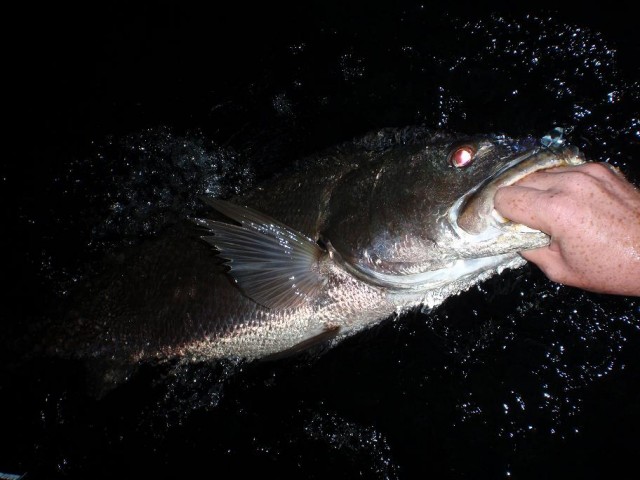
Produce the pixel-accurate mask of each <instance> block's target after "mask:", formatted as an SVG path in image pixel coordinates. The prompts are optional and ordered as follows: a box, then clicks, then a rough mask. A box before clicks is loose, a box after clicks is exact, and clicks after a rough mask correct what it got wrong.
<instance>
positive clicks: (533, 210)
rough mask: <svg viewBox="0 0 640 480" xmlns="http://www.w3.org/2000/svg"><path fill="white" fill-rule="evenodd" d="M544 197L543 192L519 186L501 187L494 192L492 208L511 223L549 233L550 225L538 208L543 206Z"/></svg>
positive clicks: (544, 193)
mask: <svg viewBox="0 0 640 480" xmlns="http://www.w3.org/2000/svg"><path fill="white" fill-rule="evenodd" d="M545 195H547V192H546V191H545V190H538V189H535V188H529V187H523V186H520V185H512V186H509V187H502V188H499V189H498V191H497V192H496V195H495V197H494V199H493V206H494V208H495V209H496V210H497V211H498V213H500V215H502V216H503V217H505V218H507V219H509V220H511V221H512V222H515V223H521V224H523V225H526V226H527V227H530V228H533V229H535V230H541V231H543V232H546V233H549V231H550V228H549V227H550V225H549V224H548V222H547V220H546V218H545V216H544V215H541V210H540V209H539V208H538V206H539V205H541V204H544V198H545Z"/></svg>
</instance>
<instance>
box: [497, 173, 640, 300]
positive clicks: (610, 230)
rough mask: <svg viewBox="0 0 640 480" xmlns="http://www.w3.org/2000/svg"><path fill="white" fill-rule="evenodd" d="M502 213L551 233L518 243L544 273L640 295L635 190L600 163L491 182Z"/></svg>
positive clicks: (639, 208)
mask: <svg viewBox="0 0 640 480" xmlns="http://www.w3.org/2000/svg"><path fill="white" fill-rule="evenodd" d="M494 205H495V208H496V210H497V211H498V212H499V213H500V214H501V215H503V216H505V217H506V218H509V219H510V220H513V221H515V222H518V223H523V224H525V225H527V226H529V227H531V228H535V229H538V230H541V231H543V232H545V233H547V234H548V235H550V236H551V243H550V244H549V245H548V246H546V247H542V248H537V249H534V250H528V251H523V252H522V256H523V257H524V258H525V259H527V260H529V261H531V262H533V263H535V264H536V265H538V267H540V269H541V270H542V271H543V272H544V273H545V274H546V275H547V277H549V278H550V279H551V280H553V281H555V282H558V283H563V284H566V285H571V286H574V287H579V288H582V289H585V290H589V291H593V292H599V293H610V294H619V295H635V296H640V191H639V190H638V189H637V188H636V187H634V186H633V185H632V184H631V183H629V182H628V181H627V180H626V179H625V178H624V177H623V176H622V174H620V173H619V172H618V171H617V170H615V169H614V168H613V167H611V166H609V165H608V164H604V163H586V164H584V165H580V166H574V167H559V168H553V169H549V170H544V171H539V172H536V173H533V174H531V175H529V176H527V177H525V178H524V179H522V180H520V181H519V182H518V183H516V184H515V185H512V186H509V187H504V188H501V189H499V190H498V192H497V193H496V195H495V204H494Z"/></svg>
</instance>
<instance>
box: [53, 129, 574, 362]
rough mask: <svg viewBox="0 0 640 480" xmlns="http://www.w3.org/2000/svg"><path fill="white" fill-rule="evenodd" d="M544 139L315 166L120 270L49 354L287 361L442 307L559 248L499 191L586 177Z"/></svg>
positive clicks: (388, 139)
mask: <svg viewBox="0 0 640 480" xmlns="http://www.w3.org/2000/svg"><path fill="white" fill-rule="evenodd" d="M585 161H586V160H585V157H584V154H583V153H582V152H581V151H580V150H579V149H578V148H577V147H575V146H571V145H569V144H568V143H567V142H566V141H565V139H564V138H563V134H562V131H561V130H560V129H556V130H554V131H552V132H551V133H550V134H548V135H545V136H543V137H542V138H540V139H537V138H535V137H533V136H524V137H522V138H512V137H509V136H506V135H502V134H473V135H467V134H461V133H450V132H444V131H440V130H432V129H428V128H426V127H405V128H385V129H380V130H377V131H374V132H370V133H368V134H366V135H364V136H362V137H359V138H357V139H355V140H352V141H348V142H344V143H341V144H339V145H337V146H335V147H331V148H328V149H326V150H324V151H322V152H320V153H318V154H316V155H312V156H309V157H306V158H303V159H301V160H299V161H297V162H295V164H294V165H293V166H292V167H291V168H290V169H289V170H287V171H283V172H280V173H277V174H274V175H273V176H272V177H271V178H269V179H266V180H265V181H264V182H262V183H260V184H259V185H257V186H256V187H255V188H253V189H251V190H250V191H248V192H245V193H242V194H238V195H236V196H233V197H230V198H225V199H222V198H212V197H207V196H204V197H202V200H203V202H204V203H205V204H206V205H207V207H209V210H207V214H206V215H202V216H197V217H194V218H190V219H188V221H185V222H184V224H182V223H180V224H176V225H175V226H172V227H171V228H168V229H167V231H166V232H164V234H163V235H161V236H159V238H156V239H152V240H149V241H147V242H143V243H142V244H140V245H137V246H135V247H132V248H131V250H130V251H126V252H123V253H122V254H119V255H117V256H115V257H114V258H113V259H112V260H111V262H112V264H113V265H112V266H113V268H111V269H110V270H109V272H110V273H107V274H104V275H102V276H101V277H99V278H96V279H93V280H91V281H89V282H88V285H87V286H85V287H84V296H83V298H84V300H83V301H80V302H78V303H77V305H75V307H74V308H73V309H72V311H71V312H70V313H69V314H68V315H67V318H66V321H65V322H64V324H63V327H62V328H61V330H60V331H58V333H57V334H54V335H51V336H49V337H48V342H49V343H50V345H49V348H50V350H51V351H55V352H56V353H58V354H60V353H63V352H67V353H69V352H71V355H72V356H74V357H78V358H107V359H111V360H118V361H122V362H130V363H140V362H147V361H161V362H162V361H166V360H170V359H179V360H181V361H182V360H184V361H190V362H192V361H193V362H197V361H207V360H211V359H220V358H238V359H246V360H256V359H273V358H280V357H282V356H286V355H291V354H295V353H297V352H300V351H305V350H308V349H309V348H311V347H312V346H314V345H319V344H322V345H330V346H332V345H336V344H337V343H338V342H340V341H341V340H343V339H345V338H347V337H350V336H352V335H355V334H357V333H358V332H361V331H362V330H364V329H366V328H369V327H371V326H372V325H375V324H378V323H380V322H382V321H384V320H385V319H388V318H390V317H392V316H394V315H397V314H402V313H403V312H407V311H409V310H411V309H415V308H424V307H429V308H435V307H437V306H438V305H439V304H441V303H442V302H443V301H444V300H445V299H447V298H449V297H451V296H453V295H456V294H459V293H460V292H463V291H465V290H468V289H469V288H470V287H472V286H473V285H476V284H478V283H479V282H482V281H484V280H486V279H488V278H489V277H491V276H492V275H495V274H499V273H501V272H502V271H503V270H505V269H507V268H518V267H521V266H522V265H523V264H524V263H525V261H524V260H523V258H522V257H521V256H520V254H519V252H521V251H523V250H527V249H533V248H538V247H542V246H545V245H548V244H549V241H550V239H549V237H548V235H546V234H545V233H543V232H540V231H537V230H533V229H530V228H528V227H526V226H524V225H520V224H516V223H514V222H511V221H510V220H509V219H506V218H503V217H501V216H500V215H499V214H498V213H497V212H496V211H495V209H494V208H493V197H494V195H495V193H496V191H497V190H498V189H499V188H501V187H503V186H507V185H511V184H513V183H515V182H517V181H518V180H520V179H521V178H523V177H525V176H526V175H528V174H530V173H532V172H535V171H538V170H542V169H547V168H553V167H558V166H565V165H579V164H581V163H584V162H585Z"/></svg>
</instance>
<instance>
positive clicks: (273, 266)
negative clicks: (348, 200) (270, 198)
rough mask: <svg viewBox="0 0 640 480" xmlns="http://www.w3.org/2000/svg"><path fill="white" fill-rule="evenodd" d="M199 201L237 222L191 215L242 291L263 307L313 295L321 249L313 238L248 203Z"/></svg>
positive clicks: (294, 303) (319, 280) (319, 281)
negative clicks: (204, 229)
mask: <svg viewBox="0 0 640 480" xmlns="http://www.w3.org/2000/svg"><path fill="white" fill-rule="evenodd" d="M204 201H205V202H206V203H207V204H209V205H210V206H212V207H213V208H215V209H216V210H218V211H219V212H220V213H222V214H224V215H225V216H227V217H229V218H231V219H232V220H235V221H236V222H238V223H240V225H239V226H238V225H232V224H229V223H224V222H218V221H215V220H208V219H196V220H195V221H196V223H197V224H198V225H200V226H202V227H204V228H206V229H207V231H208V233H210V235H206V236H203V237H202V238H203V239H204V240H205V241H206V242H208V243H210V244H211V245H213V246H214V247H215V248H216V249H217V250H219V251H220V256H221V257H223V258H225V259H226V260H227V262H226V263H227V264H228V265H229V267H230V270H229V274H230V275H231V276H232V277H233V279H234V280H235V281H236V283H237V284H238V286H239V287H240V288H241V289H242V291H243V292H244V293H245V295H246V296H248V297H249V298H251V299H252V300H254V301H255V302H257V303H259V304H261V305H264V306H266V307H268V308H275V309H287V308H296V307H299V306H301V305H304V304H305V303H308V302H310V301H311V300H313V299H314V298H316V297H317V295H318V293H319V291H320V290H321V288H322V287H323V285H324V283H325V278H324V276H323V275H322V274H321V273H320V271H319V268H318V262H319V260H320V259H321V258H322V257H323V256H324V255H325V254H326V252H325V251H324V250H322V249H321V248H320V247H319V246H318V244H317V243H316V242H314V241H313V240H312V239H310V238H308V237H307V236H305V235H303V234H302V233H300V232H297V231H296V230H293V229H292V228H289V227H288V226H286V225H284V224H282V223H280V222H278V221H277V220H274V219H272V218H270V217H268V216H267V215H264V214H262V213H260V212H258V211H256V210H253V209H250V208H248V207H242V206H240V205H235V204H233V203H230V202H225V201H223V200H218V199H211V198H206V199H204Z"/></svg>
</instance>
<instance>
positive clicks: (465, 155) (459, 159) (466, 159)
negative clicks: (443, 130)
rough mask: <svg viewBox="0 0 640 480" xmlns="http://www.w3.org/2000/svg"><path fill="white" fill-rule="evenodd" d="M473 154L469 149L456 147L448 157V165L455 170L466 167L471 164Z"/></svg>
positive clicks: (472, 150)
mask: <svg viewBox="0 0 640 480" xmlns="http://www.w3.org/2000/svg"><path fill="white" fill-rule="evenodd" d="M475 153H476V152H475V150H474V149H473V148H471V147H468V146H465V147H458V148H456V149H455V150H454V151H453V152H451V154H450V155H449V163H451V165H452V166H454V167H456V168H462V167H466V166H468V165H470V164H471V162H473V157H474V155H475Z"/></svg>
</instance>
